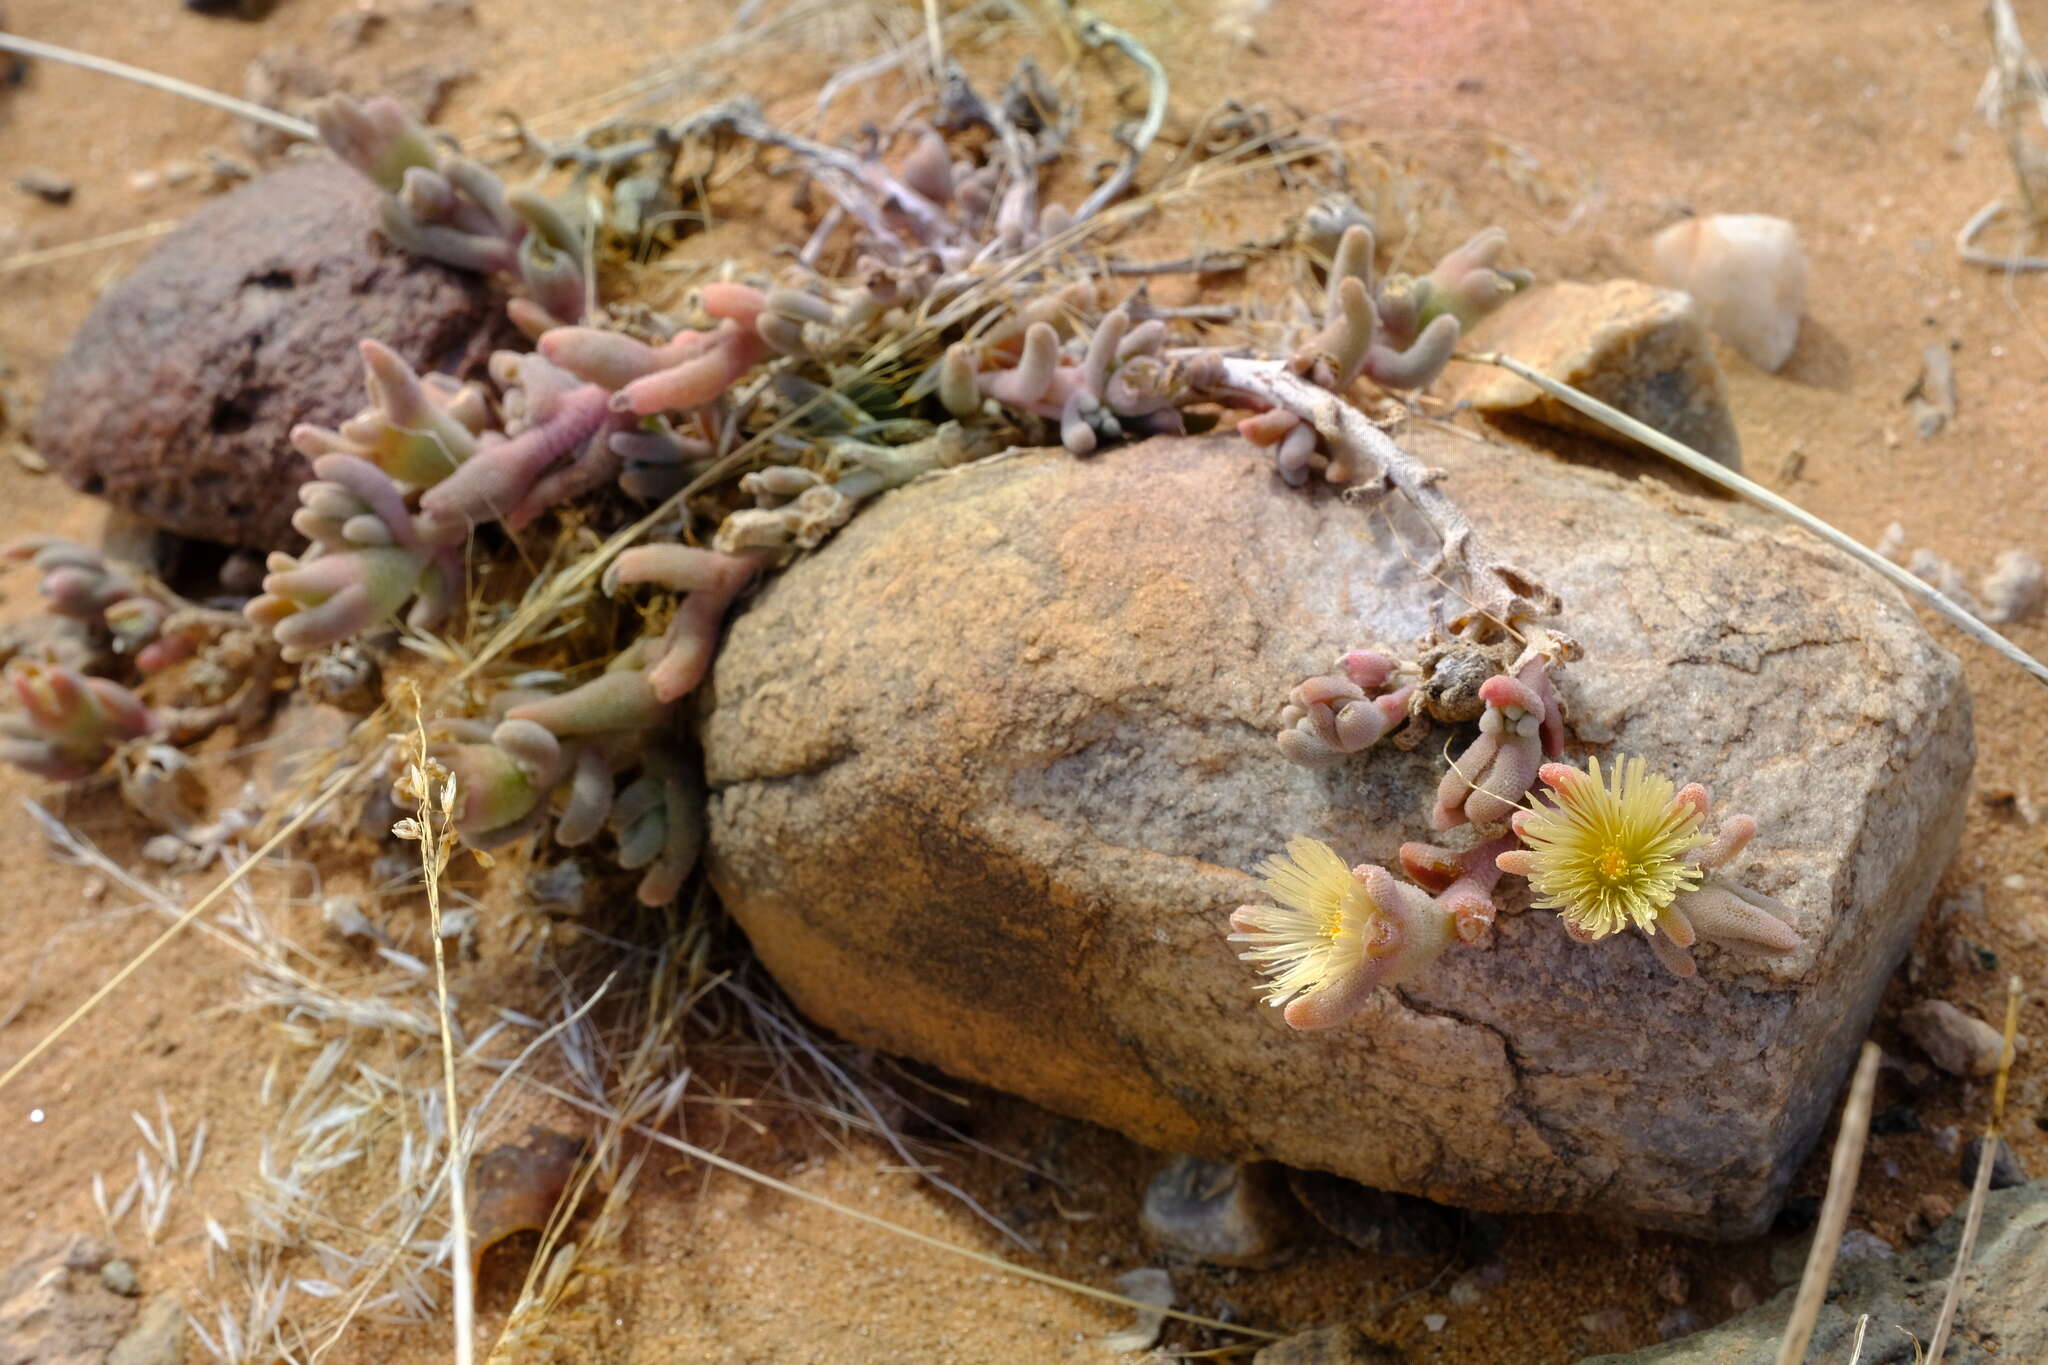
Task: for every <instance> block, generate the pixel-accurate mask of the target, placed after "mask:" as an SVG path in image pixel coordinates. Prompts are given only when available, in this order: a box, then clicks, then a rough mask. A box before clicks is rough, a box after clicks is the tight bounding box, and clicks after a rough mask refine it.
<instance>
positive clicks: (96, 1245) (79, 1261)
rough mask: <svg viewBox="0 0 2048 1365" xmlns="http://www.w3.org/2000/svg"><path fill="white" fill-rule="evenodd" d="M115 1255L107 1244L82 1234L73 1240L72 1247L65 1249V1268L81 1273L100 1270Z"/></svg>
mask: <svg viewBox="0 0 2048 1365" xmlns="http://www.w3.org/2000/svg"><path fill="white" fill-rule="evenodd" d="M113 1255H114V1253H113V1252H112V1251H110V1250H108V1248H107V1244H106V1243H105V1242H102V1241H101V1240H100V1239H99V1238H97V1237H88V1236H86V1235H85V1234H84V1233H80V1234H78V1236H76V1237H73V1238H72V1239H71V1245H69V1246H67V1247H65V1248H64V1268H65V1269H66V1270H79V1271H92V1270H98V1269H99V1268H100V1267H101V1266H103V1265H105V1264H106V1263H107V1262H108V1261H109V1260H111V1259H112V1258H113Z"/></svg>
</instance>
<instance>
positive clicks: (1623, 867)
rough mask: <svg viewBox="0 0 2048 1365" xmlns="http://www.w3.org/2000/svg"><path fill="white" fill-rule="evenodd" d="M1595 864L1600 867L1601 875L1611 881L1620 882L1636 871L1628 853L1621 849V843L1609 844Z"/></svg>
mask: <svg viewBox="0 0 2048 1365" xmlns="http://www.w3.org/2000/svg"><path fill="white" fill-rule="evenodd" d="M1594 866H1595V867H1597V868H1599V870H1600V875H1601V876H1603V877H1605V878H1606V879H1607V880H1608V881H1610V882H1618V881H1620V880H1621V879H1622V878H1623V877H1626V876H1628V875H1629V874H1630V873H1631V872H1633V871H1635V868H1634V867H1633V866H1631V865H1630V863H1629V860H1628V855H1627V854H1626V853H1623V852H1622V851H1621V845H1620V844H1609V845H1608V846H1607V847H1606V848H1605V849H1602V850H1601V853H1600V858H1599V861H1598V862H1596V863H1595V864H1594Z"/></svg>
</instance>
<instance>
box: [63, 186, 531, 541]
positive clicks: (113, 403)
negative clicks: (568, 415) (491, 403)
mask: <svg viewBox="0 0 2048 1365" xmlns="http://www.w3.org/2000/svg"><path fill="white" fill-rule="evenodd" d="M376 224H377V192H376V190H375V189H373V188H372V187H371V186H370V184H369V183H368V182H367V181H365V180H364V179H362V177H360V176H358V175H357V174H356V173H355V172H353V171H351V170H349V169H348V168H347V167H345V166H342V165H341V164H340V163H338V162H334V161H326V160H321V161H307V162H301V163H299V164H297V165H294V166H289V167H286V168H285V169H284V170H281V171H277V172H275V173H274V174H271V175H266V176H264V177H263V178H262V179H260V180H258V181H256V182H255V183H254V184H251V185H248V186H245V187H244V188H242V189H240V190H237V191H236V192H235V193H233V194H230V195H228V196H226V197H225V198H222V199H219V200H216V201H214V202H213V203H210V204H208V205H207V206H206V207H205V208H203V209H201V210H199V212H197V213H195V214H193V215H192V217H191V219H190V220H188V221H187V222H186V223H185V224H184V225H183V226H182V227H180V228H179V229H178V230H177V231H176V232H173V233H172V234H171V235H170V236H168V237H166V238H165V239H164V240H163V242H162V243H161V244H160V245H159V246H158V247H157V248H156V249H155V250H154V251H152V252H150V253H149V255H148V256H146V257H144V258H143V260H142V263H141V264H140V265H138V266H136V267H135V269H134V270H132V271H130V272H129V273H128V275H127V276H126V277H125V278H123V279H122V280H121V281H120V282H119V283H118V284H116V285H115V286H114V287H113V288H111V289H109V290H108V291H107V292H106V293H105V294H103V295H102V296H101V297H100V300H99V302H98V303H96V304H95V305H94V306H93V310H92V312H91V313H90V314H89V315H88V316H87V317H86V320H85V323H84V325H83V326H81V327H80V328H79V329H78V335H77V336H75V337H74V338H72V341H71V346H70V349H69V350H67V351H66V352H65V353H64V357H63V358H62V359H61V360H59V361H58V362H57V367H56V369H55V370H54V371H53V372H52V373H51V375H50V381H49V384H48V386H47V388H45V390H44V393H43V405H42V410H41V412H40V413H39V414H38V415H37V417H36V424H35V443H36V449H37V451H38V452H40V453H41V454H42V456H43V457H44V458H45V459H46V460H48V461H49V462H50V465H51V466H52V467H53V468H55V469H56V470H58V471H59V472H60V473H62V474H63V475H64V477H65V479H67V480H68V481H69V482H70V483H71V484H72V485H73V486H74V487H77V488H79V489H81V490H83V491H84V492H87V493H93V494H97V495H98V496H100V497H103V498H105V499H107V500H108V501H109V502H112V503H114V504H116V505H118V506H120V507H124V508H126V509H127V510H129V511H131V512H134V513H135V514H136V515H138V516H140V517H142V518H144V519H145V520H147V521H150V522H152V523H154V524H156V525H159V526H162V527H164V528H165V529H167V530H171V531H176V532H177V533H178V534H180V535H186V536H192V537H194V538H196V539H200V540H211V541H219V542H222V543H225V544H230V545H243V546H247V547H249V548H251V549H257V550H278V549H289V548H291V547H294V546H296V545H298V544H300V543H301V541H302V540H303V537H301V536H299V534H298V533H297V532H296V531H294V530H292V529H291V515H292V512H293V511H294V510H296V508H297V507H298V487H299V484H300V483H302V482H304V481H305V480H306V479H307V478H309V477H310V476H311V471H310V469H309V468H308V466H307V464H306V461H305V459H304V457H302V456H300V455H299V454H298V453H297V452H296V451H294V450H293V449H292V448H291V446H290V444H288V442H287V441H286V439H285V438H286V435H287V434H288V433H289V432H290V431H291V429H292V426H293V425H294V424H295V423H298V422H316V423H319V424H321V425H323V426H335V425H338V424H339V423H340V422H341V421H342V420H343V419H344V418H347V417H349V416H350V415H351V414H353V413H355V412H357V411H358V410H360V409H361V408H363V407H364V406H365V405H366V404H367V403H368V401H369V400H368V398H367V396H366V395H365V394H364V391H363V366H362V361H361V359H360V358H359V357H358V356H357V354H356V343H357V342H358V341H359V340H361V339H362V338H364V337H375V338H377V339H378V340H379V341H382V342H383V343H384V344H385V345H387V346H389V347H391V348H392V349H393V350H394V351H397V352H398V353H399V354H400V355H401V356H404V357H405V359H406V360H407V361H409V362H411V364H412V365H413V366H414V367H415V368H417V369H420V370H433V369H440V370H447V371H449V372H451V373H461V374H467V373H469V372H471V371H475V370H478V369H480V368H481V367H482V365H483V363H484V362H485V361H486V360H487V359H488V358H489V355H490V350H491V347H492V345H493V344H496V343H498V342H501V341H503V340H506V339H507V338H508V336H509V334H508V332H507V329H506V326H505V324H504V322H503V318H502V314H503V310H502V307H501V304H502V300H501V299H500V298H499V297H497V296H496V295H494V294H493V292H492V290H491V288H490V286H489V283H488V282H487V281H486V280H484V278H483V277H481V276H479V275H472V274H468V273H465V272H463V271H458V270H450V269H449V268H447V267H446V266H442V265H436V264H435V263H433V262H431V261H426V260H421V259H419V258H417V257H413V256H408V255H405V254H404V253H402V252H400V251H398V250H397V249H396V248H395V247H392V246H391V245H389V244H388V243H386V242H385V241H384V239H383V238H382V237H380V236H379V235H378V234H377V231H376Z"/></svg>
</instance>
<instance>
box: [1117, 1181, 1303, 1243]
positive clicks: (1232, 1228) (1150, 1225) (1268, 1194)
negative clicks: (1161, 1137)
mask: <svg viewBox="0 0 2048 1365" xmlns="http://www.w3.org/2000/svg"><path fill="white" fill-rule="evenodd" d="M1139 1222H1140V1225H1141V1226H1142V1227H1143V1228H1144V1231H1145V1235H1146V1237H1148V1238H1150V1239H1151V1240H1152V1242H1153V1243H1154V1244H1156V1245H1157V1246H1159V1247H1160V1248H1161V1249H1162V1250H1164V1251H1166V1252H1168V1253H1170V1254H1175V1255H1180V1256H1186V1257H1189V1258H1191V1259H1193V1260H1198V1261H1207V1262H1208V1263H1209V1264H1211V1265H1235V1266H1271V1265H1277V1264H1278V1263H1279V1262H1281V1261H1283V1260H1285V1259H1286V1258H1287V1257H1288V1255H1289V1254H1290V1253H1291V1252H1292V1251H1293V1249H1294V1245H1295V1242H1296V1240H1297V1237H1296V1234H1297V1232H1298V1230H1299V1228H1300V1224H1301V1211H1300V1210H1299V1209H1298V1208H1296V1207H1295V1204H1294V1200H1293V1199H1292V1197H1290V1196H1289V1195H1288V1193H1287V1181H1286V1178H1285V1176H1284V1175H1283V1174H1282V1172H1281V1171H1280V1169H1279V1168H1278V1167H1276V1166H1273V1165H1272V1164H1271V1163H1268V1162H1242V1163H1240V1162H1230V1161H1209V1160H1206V1159H1204V1158H1202V1157H1197V1156H1176V1157H1173V1158H1171V1159H1170V1160H1168V1161H1167V1163H1166V1165H1165V1166H1164V1167H1162V1168H1161V1169H1160V1171H1159V1173H1158V1174H1157V1175H1155V1176H1153V1177H1152V1180H1151V1183H1150V1184H1148V1185H1147V1186H1146V1187H1145V1203H1144V1207H1143V1209H1142V1210H1141V1212H1140V1215H1139Z"/></svg>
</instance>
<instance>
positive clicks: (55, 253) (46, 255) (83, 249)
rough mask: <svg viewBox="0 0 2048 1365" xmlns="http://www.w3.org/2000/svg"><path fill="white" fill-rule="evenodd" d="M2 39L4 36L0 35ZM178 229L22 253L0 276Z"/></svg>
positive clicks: (145, 230)
mask: <svg viewBox="0 0 2048 1365" xmlns="http://www.w3.org/2000/svg"><path fill="white" fill-rule="evenodd" d="M0 36H4V35H0ZM177 226H178V224H177V222H176V220H174V219H164V220H163V221H161V222H155V223H144V224H143V225H142V226H141V227H132V228H122V229H121V230H120V231H119V232H109V233H107V234H105V235H104V236H100V237H88V238H86V239H85V240H84V241H81V242H66V243H64V244H63V245H62V246H46V247H43V248H42V249H40V250H38V251H24V252H22V253H21V254H20V255H18V256H9V257H7V258H6V259H5V260H0V275H11V274H13V273H14V272H15V271H17V270H28V269H31V268H33V267H35V266H39V265H51V264H54V263H55V262H58V261H67V260H70V259H71V258H72V257H73V256H90V255H92V254H93V253H94V252H96V251H109V250H112V249H113V248H114V247H117V246H127V245H129V244H130V243H131V242H146V241H148V240H149V239H150V238H152V237H161V236H163V235H164V234H165V233H167V232H170V231H172V230H174V229H175V228H176V227H177Z"/></svg>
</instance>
